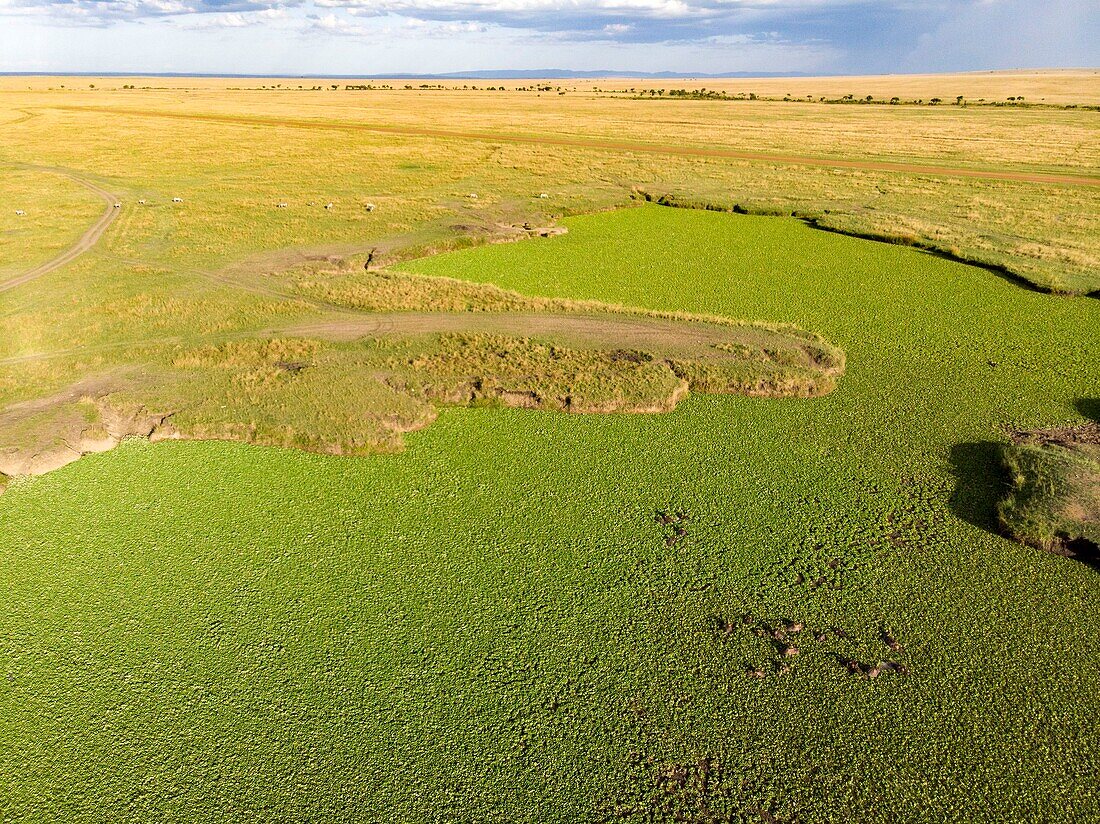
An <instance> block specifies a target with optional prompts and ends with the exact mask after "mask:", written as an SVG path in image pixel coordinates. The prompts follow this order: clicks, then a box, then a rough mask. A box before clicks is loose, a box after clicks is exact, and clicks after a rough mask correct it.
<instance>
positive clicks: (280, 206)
mask: <svg viewBox="0 0 1100 824" xmlns="http://www.w3.org/2000/svg"><path fill="white" fill-rule="evenodd" d="M466 197H468V198H469V199H470V200H477V193H476V192H470V194H468V195H467V196H466ZM538 197H539V199H540V200H546V199H547V198H549V197H550V195H549V194H548V193H546V192H540V193H539V195H538ZM172 202H173V203H183V198H182V197H174V198H172ZM148 203H149V201H148V200H145V199H144V198H143V199H141V200H139V201H138V205H139V206H146V205H148ZM112 205H113V206H114V208H116V209H121V208H122V203H121V201H116V202H115V203H114V204H112ZM308 205H309V206H313V205H314V203H313V202H312V201H310V203H309V204H308ZM289 206H290V204H289V203H286V202H279V203H276V204H275V208H276V209H286V208H289ZM333 208H335V204H333V203H326V204H325V209H333ZM363 208H364V209H365V210H366V211H368V212H373V211H374V210H375V209H377V208H378V207H377V206H375V205H374V204H373V203H364V204H363ZM15 214H16V217H26V215H27V212H26V210H25V209H16V210H15Z"/></svg>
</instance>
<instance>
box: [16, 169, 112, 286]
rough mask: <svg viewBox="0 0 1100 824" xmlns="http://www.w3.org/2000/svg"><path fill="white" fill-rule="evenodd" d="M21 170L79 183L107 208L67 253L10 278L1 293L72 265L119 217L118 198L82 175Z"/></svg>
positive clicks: (67, 172)
mask: <svg viewBox="0 0 1100 824" xmlns="http://www.w3.org/2000/svg"><path fill="white" fill-rule="evenodd" d="M21 168H28V169H38V170H40V171H44V172H50V173H52V174H58V175H64V176H65V177H67V178H69V179H70V180H73V181H75V182H76V183H79V184H80V185H81V186H83V187H84V188H85V189H88V190H89V191H91V192H94V193H95V194H97V195H99V196H100V197H101V198H103V200H104V201H105V202H106V204H107V208H106V209H104V211H103V214H102V215H100V216H99V219H98V220H97V221H96V222H95V223H93V224H92V225H91V227H90V228H89V229H88V231H86V232H85V233H84V234H83V235H81V237H80V240H78V241H77V242H76V243H74V244H73V245H72V246H70V247H69V248H68V249H66V250H65V251H63V252H61V254H59V255H58V256H57V257H55V258H54V259H53V260H49V261H47V262H46V263H42V264H39V265H38V266H35V267H34V268H33V269H30V270H28V271H26V272H24V273H23V274H21V275H16V276H15V277H13V278H8V279H7V280H5V281H2V282H0V292H7V291H8V290H9V289H14V288H15V287H16V286H22V285H23V284H24V283H29V282H30V281H32V280H34V279H35V278H39V277H42V275H45V274H47V273H49V272H52V271H53V270H54V269H59V268H61V267H62V266H64V265H65V264H67V263H71V262H72V261H74V260H76V259H77V258H78V257H80V256H81V255H82V254H84V253H85V252H87V251H88V250H89V249H91V248H92V247H93V246H95V244H96V242H97V241H98V240H99V238H100V237H101V236H102V235H103V233H104V232H105V231H107V227H108V226H110V225H111V222H112V221H114V219H115V217H117V215H118V211H119V210H118V209H116V208H115V207H114V204H115V202H116V201H117V198H116V197H115V196H114V195H113V194H111V193H110V192H108V191H107V190H106V189H101V188H100V187H99V186H97V185H96V184H94V183H92V181H90V180H88V179H86V178H83V177H80V175H77V174H74V173H73V172H70V171H68V170H66V169H55V168H52V167H50V168H46V167H42V166H23V167H21Z"/></svg>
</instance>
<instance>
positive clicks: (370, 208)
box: [363, 203, 376, 212]
mask: <svg viewBox="0 0 1100 824" xmlns="http://www.w3.org/2000/svg"><path fill="white" fill-rule="evenodd" d="M363 208H364V209H366V210H367V211H368V212H373V211H374V210H375V208H376V207H375V205H374V204H373V203H368V204H367V205H366V206H364V207H363Z"/></svg>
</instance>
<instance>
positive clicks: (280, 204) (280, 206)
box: [275, 203, 287, 209]
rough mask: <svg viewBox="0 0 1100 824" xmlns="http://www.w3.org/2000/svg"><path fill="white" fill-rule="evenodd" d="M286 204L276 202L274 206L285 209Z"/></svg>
mask: <svg viewBox="0 0 1100 824" xmlns="http://www.w3.org/2000/svg"><path fill="white" fill-rule="evenodd" d="M286 206H287V205H286V204H285V203H276V204H275V208H276V209H285V208H286Z"/></svg>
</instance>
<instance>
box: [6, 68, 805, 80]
mask: <svg viewBox="0 0 1100 824" xmlns="http://www.w3.org/2000/svg"><path fill="white" fill-rule="evenodd" d="M5 76H6V77H231V78H244V79H257V80H260V79H280V80H282V79H288V78H299V79H309V80H326V79H332V78H339V79H345V80H541V79H547V78H553V79H556V80H591V79H593V78H601V77H618V78H638V79H640V80H664V79H684V80H687V79H695V80H709V79H712V78H713V79H715V80H720V79H722V78H730V77H812V75H809V74H806V73H805V72H724V73H722V74H707V73H705V72H618V71H611V70H610V69H608V70H601V71H584V72H581V71H573V70H571V69H491V70H485V71H468V72H447V73H443V74H409V73H401V72H395V73H391V74H210V73H204V72H140V71H135V72H0V77H5Z"/></svg>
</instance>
